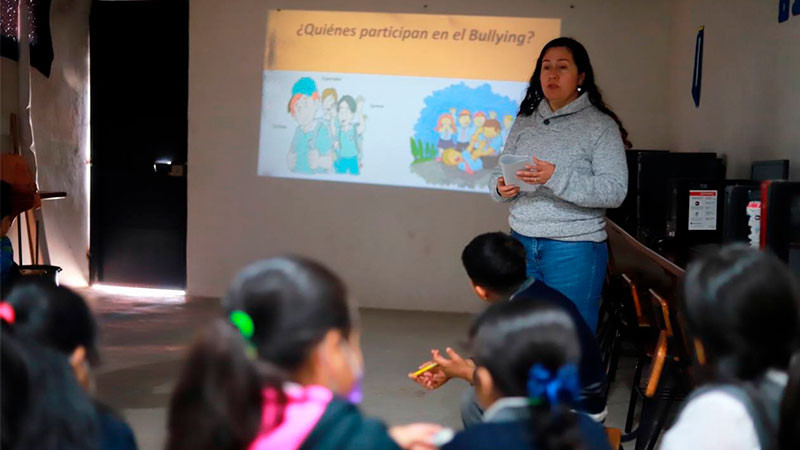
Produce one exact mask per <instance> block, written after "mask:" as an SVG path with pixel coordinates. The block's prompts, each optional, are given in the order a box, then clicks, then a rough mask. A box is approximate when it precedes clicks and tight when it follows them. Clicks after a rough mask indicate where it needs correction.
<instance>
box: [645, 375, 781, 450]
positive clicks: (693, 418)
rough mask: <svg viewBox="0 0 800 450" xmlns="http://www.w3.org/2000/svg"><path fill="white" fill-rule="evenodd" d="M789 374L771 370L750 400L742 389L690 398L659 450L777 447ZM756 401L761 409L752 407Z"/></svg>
mask: <svg viewBox="0 0 800 450" xmlns="http://www.w3.org/2000/svg"><path fill="white" fill-rule="evenodd" d="M788 379H789V377H788V375H787V373H786V372H783V371H779V370H768V371H767V372H766V374H765V375H764V376H763V378H762V379H761V380H758V382H756V383H754V386H755V388H754V389H753V390H752V392H754V393H755V395H756V396H758V397H759V399H751V398H749V397H750V395H747V394H744V391H742V390H741V389H740V388H739V387H737V386H735V385H733V386H726V385H721V386H711V387H705V388H700V389H701V390H702V392H701V393H699V395H698V393H693V394H692V395H690V396H689V398H688V399H687V402H686V405H685V406H684V407H683V410H682V411H681V413H680V415H678V418H677V420H676V421H675V424H674V425H673V426H672V427H671V428H670V429H669V430H667V432H666V433H664V437H663V438H662V443H661V447H660V450H678V449H685V448H702V449H707V450H761V449H762V448H764V449H767V448H771V447H772V446H774V445H775V442H774V438H775V431H774V430H776V429H777V427H778V422H779V408H780V401H781V397H782V395H783V390H784V389H785V388H786V384H787V382H788ZM753 400H755V401H758V402H759V403H760V404H761V407H753V404H754V403H753Z"/></svg>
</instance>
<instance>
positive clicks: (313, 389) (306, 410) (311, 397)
mask: <svg viewBox="0 0 800 450" xmlns="http://www.w3.org/2000/svg"><path fill="white" fill-rule="evenodd" d="M284 393H285V394H286V397H287V400H286V405H285V406H284V409H283V420H282V421H281V423H280V424H279V425H278V426H277V427H275V428H268V425H266V424H271V423H272V422H273V421H274V418H275V415H276V414H278V410H277V408H276V407H275V402H274V400H275V398H276V395H275V391H274V389H265V390H264V394H263V395H264V408H263V411H262V414H261V417H262V423H264V424H265V427H264V428H265V431H263V432H261V433H259V434H258V436H256V439H255V440H254V441H253V443H252V444H251V445H250V447H249V450H275V449H281V450H294V449H301V450H328V449H330V450H333V449H345V448H347V449H349V448H353V449H363V450H397V449H399V447H398V446H397V444H396V443H395V442H394V441H393V440H392V438H391V437H390V436H389V434H388V431H387V430H386V426H385V425H383V423H381V422H379V421H377V420H372V419H367V418H365V417H364V416H362V415H361V412H360V411H359V410H358V408H357V407H356V406H355V405H353V404H352V403H350V402H348V401H347V400H344V399H341V398H338V397H336V396H334V395H333V393H332V392H331V391H330V389H328V388H326V387H323V386H300V385H298V384H293V383H287V384H286V386H285V387H284Z"/></svg>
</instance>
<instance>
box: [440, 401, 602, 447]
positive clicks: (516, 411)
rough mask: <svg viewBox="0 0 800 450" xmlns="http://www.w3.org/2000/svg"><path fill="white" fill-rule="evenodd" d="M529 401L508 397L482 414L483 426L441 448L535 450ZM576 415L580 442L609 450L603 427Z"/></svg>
mask: <svg viewBox="0 0 800 450" xmlns="http://www.w3.org/2000/svg"><path fill="white" fill-rule="evenodd" d="M529 401H530V400H529V399H528V398H525V397H505V398H502V399H500V400H498V401H496V402H494V404H493V405H492V406H490V407H489V409H487V410H486V412H485V413H484V415H483V423H480V424H477V425H473V426H471V427H468V428H466V429H464V430H462V431H460V432H459V433H458V434H456V435H455V437H453V439H452V440H451V441H450V442H448V443H447V444H445V445H444V446H442V447H441V448H442V450H478V449H480V450H484V449H502V450H535V449H536V448H537V447H536V445H535V443H534V442H535V439H534V438H535V436H532V434H531V431H532V430H531V423H530V417H531V416H530V408H529V406H528V405H529ZM571 414H574V415H575V418H576V419H577V422H578V429H579V430H580V436H581V440H582V441H583V443H584V445H585V446H586V448H587V449H588V450H609V444H608V438H607V437H606V433H605V430H604V428H603V426H602V425H600V424H599V423H597V422H595V421H594V420H592V419H591V418H590V417H589V416H587V415H586V414H582V413H571Z"/></svg>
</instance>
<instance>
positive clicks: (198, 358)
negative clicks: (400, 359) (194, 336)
mask: <svg viewBox="0 0 800 450" xmlns="http://www.w3.org/2000/svg"><path fill="white" fill-rule="evenodd" d="M223 308H224V311H225V318H222V319H218V320H216V321H215V322H214V324H213V325H212V326H211V327H210V328H209V329H208V330H207V331H206V332H205V333H203V335H202V336H201V337H200V339H199V340H198V341H197V343H195V345H194V346H193V347H192V349H191V350H190V352H189V358H188V361H187V362H186V364H185V365H184V368H183V371H182V373H181V376H180V379H179V382H178V384H177V386H176V388H175V392H174V393H173V396H172V400H171V403H170V413H169V424H168V428H169V437H168V441H167V448H168V449H170V450H177V449H187V450H188V449H198V450H202V449H216V450H221V449H242V448H246V447H247V445H248V444H250V443H251V442H252V441H253V440H254V439H255V438H256V434H257V433H258V432H259V431H268V429H267V430H265V429H264V428H263V427H262V420H261V413H262V407H263V398H264V395H263V393H264V390H265V389H269V388H272V389H273V390H274V393H275V394H276V403H277V405H276V406H277V407H278V409H279V410H280V411H282V408H283V405H285V401H286V398H285V396H284V395H283V391H282V387H283V383H285V382H286V381H289V374H290V373H292V372H294V371H296V370H297V369H299V368H300V367H301V366H302V365H303V364H304V363H305V362H306V361H307V360H308V358H309V357H310V355H311V352H312V350H313V348H314V347H315V346H316V345H317V344H318V343H319V342H320V341H321V340H322V339H323V338H324V337H325V335H326V333H327V332H328V331H330V330H339V331H340V332H341V334H342V335H343V336H349V335H350V332H351V330H352V328H353V327H354V319H353V317H352V315H351V311H350V308H349V306H348V302H347V292H346V290H345V286H344V284H343V283H342V282H341V280H340V279H339V278H338V277H337V276H336V275H334V274H333V273H332V272H331V271H329V270H328V269H327V268H325V267H323V266H322V265H320V264H319V263H316V262H313V261H310V260H307V259H303V258H299V257H282V258H272V259H267V260H264V261H260V262H257V263H255V264H252V265H250V266H248V267H246V268H245V269H244V270H242V271H241V272H240V273H239V274H238V275H237V276H236V278H235V279H234V281H233V283H232V284H231V287H230V289H229V291H228V294H227V295H226V296H225V298H224V299H223ZM234 312H243V313H246V315H247V316H249V318H250V320H252V337H250V338H249V339H245V338H244V337H243V336H242V334H241V333H240V331H239V330H238V329H237V328H235V327H234V326H233V325H232V323H231V321H230V320H229V319H228V317H230V315H231V314H232V313H234ZM237 314H238V313H237ZM281 420H282V414H278V415H277V416H276V417H275V420H274V421H273V422H274V423H272V424H271V425H272V426H277V425H278V424H279V423H280V422H281Z"/></svg>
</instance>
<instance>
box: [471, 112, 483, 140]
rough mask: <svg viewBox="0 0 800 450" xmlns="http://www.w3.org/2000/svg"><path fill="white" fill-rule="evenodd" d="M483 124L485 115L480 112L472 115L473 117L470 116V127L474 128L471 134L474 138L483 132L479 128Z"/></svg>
mask: <svg viewBox="0 0 800 450" xmlns="http://www.w3.org/2000/svg"><path fill="white" fill-rule="evenodd" d="M485 123H486V114H484V113H483V112H481V111H478V112H476V113H475V114H473V116H472V126H473V127H475V131H474V132H473V136H476V135H478V134H479V133H481V132H482V131H483V130H481V128H483V124H485Z"/></svg>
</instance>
